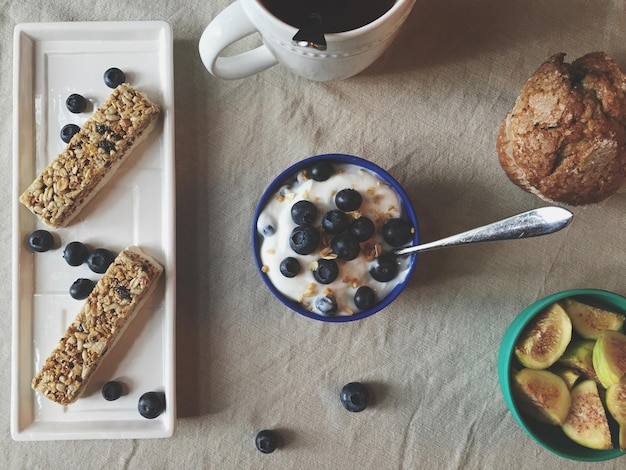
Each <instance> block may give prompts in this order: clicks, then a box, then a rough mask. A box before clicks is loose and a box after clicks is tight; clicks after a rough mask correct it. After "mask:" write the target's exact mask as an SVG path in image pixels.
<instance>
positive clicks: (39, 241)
mask: <svg viewBox="0 0 626 470" xmlns="http://www.w3.org/2000/svg"><path fill="white" fill-rule="evenodd" d="M28 246H29V247H30V248H31V249H32V250H33V251H38V252H39V253H43V252H44V251H48V250H49V249H51V248H52V247H53V246H54V237H53V236H52V234H51V233H50V232H48V231H47V230H35V231H34V232H33V233H31V234H30V235H29V236H28Z"/></svg>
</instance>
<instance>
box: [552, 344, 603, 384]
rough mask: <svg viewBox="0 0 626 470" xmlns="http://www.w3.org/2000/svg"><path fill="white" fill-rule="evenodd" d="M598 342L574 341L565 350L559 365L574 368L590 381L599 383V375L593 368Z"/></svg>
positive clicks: (558, 362)
mask: <svg viewBox="0 0 626 470" xmlns="http://www.w3.org/2000/svg"><path fill="white" fill-rule="evenodd" d="M595 344H596V342H595V341H593V340H591V339H580V340H573V341H572V342H570V344H569V345H568V346H567V349H565V352H564V353H563V355H562V356H561V357H560V358H559V360H558V361H557V364H560V365H563V366H567V367H571V368H574V369H576V370H578V371H580V372H582V373H583V374H584V375H586V376H587V378H588V379H593V380H595V381H596V382H597V381H598V375H597V374H596V371H595V369H594V367H593V347H594V346H595Z"/></svg>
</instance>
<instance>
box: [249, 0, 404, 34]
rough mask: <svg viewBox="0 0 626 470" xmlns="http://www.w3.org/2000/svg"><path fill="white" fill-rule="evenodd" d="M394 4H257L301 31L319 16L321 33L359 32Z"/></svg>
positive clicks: (268, 0) (307, 0) (389, 0)
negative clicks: (353, 30) (308, 22)
mask: <svg viewBox="0 0 626 470" xmlns="http://www.w3.org/2000/svg"><path fill="white" fill-rule="evenodd" d="M395 2H396V0H261V3H262V4H263V5H264V6H265V8H267V9H268V10H269V11H270V12H271V13H272V14H273V15H274V16H276V17H277V18H280V19H281V20H282V21H284V22H285V23H287V24H289V25H291V26H293V27H295V28H302V27H304V26H305V25H306V24H307V21H308V19H309V17H310V16H311V14H319V15H320V16H321V19H322V27H323V29H324V32H325V33H340V32H343V31H350V30H352V29H356V28H360V27H361V26H365V25H366V24H369V23H371V22H372V21H374V20H375V19H377V18H380V17H381V16H383V15H384V14H385V13H387V11H388V10H389V9H390V8H391V7H392V6H393V4H394V3H395Z"/></svg>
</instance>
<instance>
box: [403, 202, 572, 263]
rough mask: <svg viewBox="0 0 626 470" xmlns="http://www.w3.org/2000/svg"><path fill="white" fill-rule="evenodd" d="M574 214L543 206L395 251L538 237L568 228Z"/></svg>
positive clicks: (422, 249)
mask: <svg viewBox="0 0 626 470" xmlns="http://www.w3.org/2000/svg"><path fill="white" fill-rule="evenodd" d="M573 217H574V214H572V213H571V212H570V211H568V210H567V209H563V208H562V207H556V206H548V207H541V208H539V209H534V210H531V211H527V212H522V213H521V214H517V215H514V216H512V217H508V218H506V219H503V220H499V221H497V222H493V223H491V224H488V225H483V226H481V227H478V228H475V229H473V230H468V231H467V232H462V233H459V234H457V235H452V236H450V237H446V238H442V239H441V240H436V241H433V242H430V243H424V244H422V245H416V246H408V247H406V248H400V249H398V250H395V251H394V252H393V253H394V255H397V256H401V255H408V254H412V253H418V252H420V251H430V250H436V249H438V248H447V247H449V246H458V245H467V244H468V243H478V242H491V241H496V240H516V239H520V238H531V237H539V236H541V235H547V234H549V233H554V232H557V231H559V230H561V229H562V228H565V227H566V226H567V225H568V224H569V223H570V222H571V221H572V218H573Z"/></svg>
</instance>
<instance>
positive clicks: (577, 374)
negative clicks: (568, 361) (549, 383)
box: [549, 362, 583, 390]
mask: <svg viewBox="0 0 626 470" xmlns="http://www.w3.org/2000/svg"><path fill="white" fill-rule="evenodd" d="M549 371H550V372H552V373H554V374H556V375H558V376H559V377H561V378H562V379H563V381H565V384H566V385H567V388H569V389H570V390H571V389H572V387H573V386H574V385H575V384H576V382H578V380H579V379H580V378H581V377H582V375H583V374H582V372H581V371H579V370H578V369H575V368H574V367H565V366H563V365H561V364H559V363H558V362H557V363H556V364H555V365H553V366H552V367H550V369H549Z"/></svg>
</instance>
